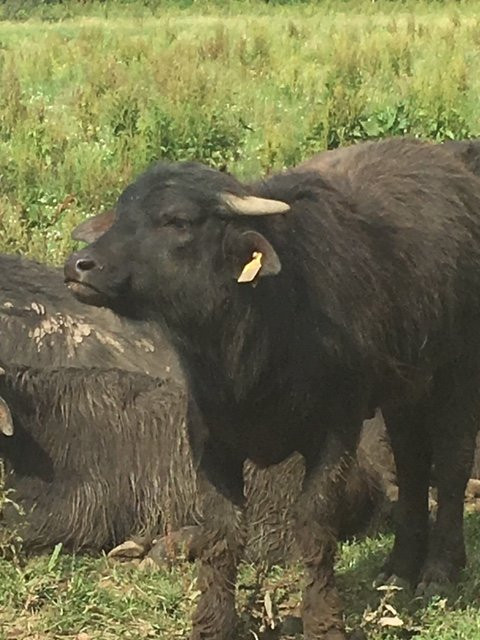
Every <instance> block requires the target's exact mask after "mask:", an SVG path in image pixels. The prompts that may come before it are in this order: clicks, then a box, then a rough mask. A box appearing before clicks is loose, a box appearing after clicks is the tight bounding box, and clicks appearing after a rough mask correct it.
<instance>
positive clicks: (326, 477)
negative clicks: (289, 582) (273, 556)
mask: <svg viewBox="0 0 480 640" xmlns="http://www.w3.org/2000/svg"><path fill="white" fill-rule="evenodd" d="M335 449H336V451H335ZM332 450H333V452H334V453H333V455H332ZM346 450H347V453H345V451H346ZM351 451H352V448H350V447H348V448H345V447H342V446H341V443H340V442H336V443H335V444H333V446H332V443H330V451H329V452H328V453H327V456H328V458H329V460H330V462H328V461H325V460H324V461H322V462H321V464H318V463H317V464H315V463H314V464H309V460H308V457H306V472H305V480H304V487H303V491H302V494H301V495H300V497H299V499H298V501H297V503H296V505H295V532H296V540H297V544H298V547H299V551H300V553H301V556H302V559H303V562H304V567H305V573H306V575H305V578H306V585H305V589H304V592H303V599H302V620H303V632H304V637H305V640H345V638H346V635H345V627H344V622H343V605H342V601H341V598H340V595H339V593H338V591H337V587H336V584H335V576H334V562H335V554H336V550H337V540H338V531H339V525H340V522H341V521H342V515H343V514H342V513H341V509H342V507H343V506H344V500H343V497H344V494H345V484H346V478H347V475H348V473H349V471H350V468H351V466H352V465H353V464H354V458H353V457H352V455H351Z"/></svg>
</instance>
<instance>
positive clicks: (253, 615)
mask: <svg viewBox="0 0 480 640" xmlns="http://www.w3.org/2000/svg"><path fill="white" fill-rule="evenodd" d="M467 538H468V546H469V552H470V560H469V566H468V569H467V571H466V572H465V574H464V577H463V579H462V582H461V583H460V585H459V587H458V588H457V589H456V590H455V594H454V595H452V597H451V598H450V599H440V598H436V599H434V600H433V601H431V602H430V603H429V604H425V603H423V602H421V601H418V600H415V599H414V598H413V595H412V593H408V592H405V593H401V592H400V593H399V592H397V593H390V594H385V593H383V592H378V591H376V590H375V589H374V588H373V587H372V586H371V584H372V581H373V579H374V577H375V575H376V573H377V572H378V569H379V567H380V565H381V562H382V561H383V559H384V557H385V555H386V553H387V551H388V549H389V547H390V543H391V540H390V537H389V536H381V537H379V538H378V539H370V540H366V541H363V542H361V543H355V544H353V543H351V544H349V545H344V546H343V549H342V553H341V556H340V559H339V563H338V582H339V586H340V589H341V592H342V595H343V596H344V599H345V605H346V610H347V623H348V625H349V627H351V628H355V627H358V626H362V627H363V628H364V629H365V631H366V632H368V637H369V638H370V640H405V639H406V638H407V639H409V638H415V639H418V640H427V639H434V640H474V639H475V638H478V637H480V611H479V607H478V603H479V585H480V517H479V516H478V515H470V516H468V517H467ZM300 589H301V572H300V570H299V568H292V569H289V570H282V569H280V568H274V569H273V570H271V571H270V572H269V573H268V574H267V575H266V576H265V577H264V578H263V581H262V582H261V583H260V584H258V570H257V569H256V568H255V567H253V566H244V567H242V571H241V577H240V580H239V595H238V601H239V609H240V613H241V619H242V628H243V629H244V632H243V634H242V637H241V638H240V639H239V640H247V638H255V636H254V635H253V634H252V631H253V632H255V633H257V635H259V637H260V638H262V637H264V638H274V637H275V636H274V635H270V636H268V635H264V636H262V635H261V634H260V633H259V629H260V627H261V625H262V622H263V623H265V621H266V620H269V619H271V618H269V617H268V616H267V615H266V609H265V597H266V594H267V592H268V594H269V596H270V599H271V602H272V611H273V620H274V623H275V625H278V623H279V622H281V621H284V620H285V618H286V616H288V615H298V609H297V608H298V604H299V594H300ZM196 598H197V591H196V585H195V571H194V567H193V566H191V565H188V564H182V563H180V564H179V565H178V566H176V567H175V568H174V569H163V570H157V571H140V570H139V569H138V568H136V567H132V566H129V565H120V564H114V563H113V562H112V561H109V560H107V559H106V558H104V557H103V558H93V557H88V556H83V557H80V556H79V557H72V556H70V555H68V554H63V553H62V552H61V549H56V550H54V552H53V553H52V554H51V555H50V556H41V557H38V558H35V559H31V560H30V561H28V562H26V563H25V562H23V563H22V562H19V561H17V562H12V561H7V560H0V639H1V640H7V639H8V640H13V639H15V640H17V639H18V640H27V639H28V640H33V639H36V640H43V639H46V638H48V639H54V638H55V639H57V638H77V636H78V637H79V639H80V640H87V639H88V638H92V639H93V638H95V639H98V640H100V639H101V640H114V639H118V638H122V640H123V639H125V640H137V639H138V640H140V639H142V638H157V639H160V640H170V639H172V640H173V639H175V638H178V639H180V638H184V637H185V633H186V632H187V630H188V628H189V618H190V614H191V611H192V609H193V607H194V604H195V600H196ZM386 605H389V606H392V607H393V608H394V610H395V611H396V612H397V617H398V618H399V619H400V620H401V622H402V625H401V626H400V627H388V626H383V623H382V622H381V618H382V616H390V617H393V614H392V613H391V612H389V611H388V610H387V609H386ZM2 633H3V635H2ZM79 634H86V635H85V636H81V635H80V636H79ZM298 637H299V638H300V637H301V636H300V635H299V636H298Z"/></svg>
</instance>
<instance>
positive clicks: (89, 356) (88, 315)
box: [0, 255, 392, 562]
mask: <svg viewBox="0 0 480 640" xmlns="http://www.w3.org/2000/svg"><path fill="white" fill-rule="evenodd" d="M0 338H1V339H0V361H3V362H6V363H9V365H12V364H13V363H17V364H19V363H20V364H22V365H29V366H28V367H26V368H25V370H24V369H19V370H18V371H17V373H15V371H16V370H15V368H14V367H12V366H9V365H6V367H5V368H6V369H7V371H8V372H9V374H8V378H7V379H8V381H9V382H8V384H9V385H10V387H9V389H10V390H9V392H8V400H9V402H8V404H7V403H6V402H4V403H3V404H2V405H1V406H0V430H3V429H2V425H3V426H4V433H6V434H10V433H11V431H12V427H13V421H12V419H11V416H10V413H11V411H10V406H11V407H12V411H13V414H14V418H15V423H16V425H17V429H18V432H17V433H16V434H15V436H14V437H13V438H11V439H10V441H8V442H7V439H6V438H1V437H0V454H1V455H2V456H4V457H5V461H6V463H7V466H8V470H9V474H8V478H7V480H8V482H7V487H8V488H9V489H13V490H14V492H15V495H16V499H17V501H18V502H19V503H20V504H21V506H22V507H24V510H25V511H27V512H31V515H30V516H29V518H27V521H26V522H27V524H24V525H22V537H23V540H24V546H25V547H26V548H27V549H30V550H35V549H40V548H44V547H50V546H53V545H55V544H57V543H58V542H62V543H63V544H64V546H65V547H69V548H72V549H76V550H78V549H82V548H88V549H90V550H99V549H104V548H106V549H108V548H110V547H111V546H112V545H114V544H117V543H119V542H121V541H122V539H123V537H125V536H128V535H131V534H133V533H139V532H141V531H144V530H148V531H153V532H157V531H159V533H160V534H161V533H162V531H164V530H165V529H166V528H168V529H169V530H172V531H175V530H176V529H178V528H182V527H185V526H190V525H193V524H195V522H196V521H197V520H198V516H197V515H196V514H197V511H198V510H199V498H198V491H197V488H196V484H195V481H194V477H193V471H192V464H193V463H192V461H191V457H190V451H189V449H188V447H187V445H186V441H185V438H186V435H185V427H184V421H185V415H184V414H185V409H184V407H183V403H184V390H183V389H184V382H183V377H182V375H181V372H180V370H179V368H178V363H177V360H176V358H175V355H174V353H173V352H172V350H171V348H170V347H169V345H168V342H167V341H166V339H165V338H164V336H163V333H162V332H161V331H160V330H159V329H158V328H156V326H155V325H153V324H152V323H146V322H143V323H142V322H132V321H129V320H124V319H121V318H118V317H116V316H115V315H114V314H113V313H112V312H111V311H109V310H107V309H97V308H94V307H87V306H85V305H83V304H81V303H79V302H77V301H76V300H75V299H73V298H72V296H71V295H70V294H69V293H68V291H67V290H66V288H65V286H64V285H63V276H62V275H61V273H59V271H58V270H57V269H54V268H52V267H48V266H46V265H42V264H39V263H36V262H33V261H30V260H26V259H23V258H19V257H16V256H9V255H3V256H2V255H0ZM52 366H55V367H58V370H56V371H52V370H51V367H52ZM32 367H33V368H32ZM65 367H69V368H65ZM80 367H81V369H80ZM109 367H112V368H116V369H118V371H106V370H105V369H106V368H109ZM120 369H122V370H123V371H120ZM128 370H129V371H132V372H135V371H136V372H137V373H136V374H133V375H130V374H129V373H128ZM142 371H148V372H150V373H152V374H153V375H154V376H157V377H159V378H161V379H160V380H155V379H153V378H148V377H147V376H145V375H141V374H140V372H142ZM7 379H6V380H7ZM3 384H7V383H6V382H5V383H3ZM2 388H3V387H2V384H0V395H1V393H2V392H1V389H2ZM138 389H143V391H142V393H140V395H138V393H137V392H138ZM137 395H138V397H137ZM129 403H130V404H129ZM127 405H128V407H129V409H128V411H123V409H122V408H123V407H124V406H127ZM147 406H148V407H149V408H148V411H147ZM2 416H3V421H2ZM139 433H140V434H142V438H141V439H138V440H137V436H138V434H139ZM80 434H81V435H80ZM99 442H105V443H107V442H108V446H107V445H105V446H104V447H99V446H98V443H99ZM27 443H29V444H28V446H27ZM389 466H390V468H391V466H392V463H391V457H390V450H389V448H388V444H387V443H386V440H385V431H384V427H383V424H382V423H381V421H377V422H375V423H374V424H370V425H369V426H368V427H367V429H366V430H365V434H364V437H363V438H362V442H361V445H360V448H359V468H358V469H357V471H356V473H353V474H352V475H351V476H350V480H349V482H350V485H349V486H350V491H349V500H350V503H348V502H347V503H342V505H340V506H341V508H342V509H343V512H344V513H345V514H346V520H345V523H344V531H343V533H344V534H345V536H346V535H353V534H354V533H359V532H360V531H361V530H364V529H365V528H366V527H367V526H368V525H369V524H370V525H372V526H374V522H375V520H376V517H375V516H376V515H378V514H380V513H381V512H382V510H383V506H384V505H385V506H388V503H389V500H388V497H387V494H388V493H389V492H391V489H392V482H391V478H390V476H391V471H390V468H389ZM245 472H246V477H247V482H246V492H247V494H248V504H249V509H250V511H249V518H248V521H249V527H250V531H251V534H250V535H249V545H248V555H249V557H251V558H253V559H256V560H258V559H260V558H264V559H265V560H268V561H270V562H280V561H283V560H284V559H285V555H286V551H287V550H288V549H290V547H291V544H292V531H291V527H290V526H288V518H289V512H288V504H290V503H291V502H292V501H293V500H294V498H295V495H296V493H298V490H299V484H300V482H301V478H302V474H303V461H302V460H301V459H300V458H299V457H298V456H297V457H293V458H292V459H290V460H287V461H286V462H284V463H282V464H280V465H279V466H278V467H277V468H272V469H267V470H260V469H257V468H256V467H255V466H254V465H252V464H251V463H247V465H246V470H245ZM278 487H281V492H280V494H279V493H278V492H277V491H276V490H275V489H276V488H278ZM158 488H159V489H158ZM282 496H284V497H285V496H286V497H287V499H286V500H285V499H282ZM385 501H386V502H385ZM119 505H122V508H121V509H120V508H119ZM32 509H33V511H32ZM51 514H54V516H53V517H52V515H51ZM85 516H87V517H85ZM12 518H13V519H14V521H15V522H16V519H17V518H16V512H15V511H13V510H10V511H9V512H8V513H5V514H4V520H5V521H6V522H8V523H10V524H14V522H12Z"/></svg>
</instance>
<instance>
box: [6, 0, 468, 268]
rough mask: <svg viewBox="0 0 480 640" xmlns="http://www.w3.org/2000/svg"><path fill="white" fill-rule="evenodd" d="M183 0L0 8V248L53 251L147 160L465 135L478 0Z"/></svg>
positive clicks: (253, 165)
mask: <svg viewBox="0 0 480 640" xmlns="http://www.w3.org/2000/svg"><path fill="white" fill-rule="evenodd" d="M184 5H185V9H183V10H180V9H178V8H175V6H174V3H173V2H164V3H156V4H155V6H153V4H152V3H150V4H149V3H148V2H147V3H146V4H144V5H143V4H141V3H136V4H134V3H122V2H117V3H112V2H106V3H95V2H93V3H87V4H86V5H85V7H83V9H82V10H83V11H84V13H85V14H86V15H84V16H83V17H82V16H78V17H76V18H74V19H69V18H68V16H69V15H71V14H72V13H78V12H79V11H80V10H81V9H80V8H79V7H80V4H79V3H68V2H67V3H66V4H64V5H58V4H55V3H54V4H49V3H47V4H45V3H41V5H40V7H39V8H38V10H37V11H36V13H35V12H34V15H37V18H32V19H31V20H28V21H25V22H19V21H15V22H12V21H10V22H9V21H3V22H1V21H0V87H1V91H0V213H1V221H0V249H1V250H8V251H21V252H23V253H28V254H30V255H33V256H36V257H38V258H41V259H45V260H49V261H54V262H59V261H61V259H62V257H63V256H64V255H65V253H66V252H68V251H69V250H70V249H71V247H72V244H71V242H70V239H69V231H70V229H71V227H72V225H74V224H75V223H76V222H78V221H79V220H81V219H82V218H83V217H84V216H86V215H88V214H92V213H94V212H98V211H101V210H102V209H103V208H105V207H108V206H110V205H111V204H112V203H113V202H114V201H115V199H116V197H117V195H118V194H119V192H120V190H121V189H122V188H123V187H124V186H125V185H126V183H128V181H129V180H131V179H132V177H133V176H135V175H136V174H137V173H138V172H139V171H141V170H142V169H144V168H145V167H146V166H147V165H148V164H150V163H151V162H153V161H155V160H157V159H158V158H165V159H168V160H186V159H197V160H200V161H203V162H206V163H208V164H211V165H213V166H216V167H222V166H227V167H228V169H229V170H231V171H234V172H236V173H238V175H239V176H241V177H245V176H251V175H254V174H257V173H260V172H265V171H267V170H270V169H278V168H281V167H283V166H288V165H292V164H295V163H297V162H299V161H300V160H302V159H303V158H305V157H306V156H308V155H310V154H312V153H314V152H316V151H319V150H322V149H325V148H327V147H328V148H331V147H336V146H338V145H339V144H344V143H348V142H351V141H355V140H360V139H368V138H374V137H377V136H384V135H390V134H403V133H409V134H412V135H415V136H423V137H427V138H430V139H436V140H441V139H444V138H454V137H455V138H462V137H470V136H471V137H473V136H476V135H480V102H479V100H478V95H479V92H480V73H479V71H480V2H479V1H478V0H470V2H468V3H465V4H462V3H457V2H445V3H442V2H430V3H427V2H423V3H422V2H420V3H412V2H409V1H407V2H405V3H398V2H387V1H384V2H377V3H372V2H370V1H369V2H367V1H366V0H365V1H364V0H360V1H359V2H355V3H354V2H351V1H346V2H341V1H340V0H339V1H338V2H336V3H333V2H325V3H323V2H319V3H313V2H311V3H307V2H304V3H302V2H297V3H288V4H285V5H281V4H280V3H278V2H277V3H274V4H273V5H272V4H266V3H263V2H239V1H237V2H234V1H230V2H226V3H225V4H224V5H221V4H219V3H218V2H202V1H200V2H198V3H193V4H192V3H191V2H190V3H189V2H185V3H184ZM12 6H13V5H12V4H11V3H10V2H7V3H4V4H3V5H2V4H0V8H1V7H3V11H4V13H5V12H6V11H7V9H8V8H10V10H11V8H12ZM335 7H336V8H337V11H334V10H333V9H334V8H335ZM42 11H44V12H45V11H51V12H52V11H53V12H55V11H56V12H57V14H58V16H57V17H63V19H62V20H57V21H43V22H41V21H40V20H39V18H38V16H41V14H42ZM60 12H63V13H60ZM7 13H8V12H7ZM109 14H112V15H113V16H114V17H110V18H106V17H105V15H109Z"/></svg>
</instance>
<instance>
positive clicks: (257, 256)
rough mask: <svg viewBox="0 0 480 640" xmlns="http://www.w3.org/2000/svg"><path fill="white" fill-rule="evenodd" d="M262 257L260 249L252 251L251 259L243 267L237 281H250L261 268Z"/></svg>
mask: <svg viewBox="0 0 480 640" xmlns="http://www.w3.org/2000/svg"><path fill="white" fill-rule="evenodd" d="M262 257H263V254H262V253H261V252H260V251H254V252H253V254H252V259H251V260H250V262H247V264H246V265H245V266H244V267H243V269H242V273H241V274H240V275H239V276H238V279H237V282H251V281H252V280H253V279H254V278H255V276H256V275H257V274H258V272H259V271H260V269H261V268H262Z"/></svg>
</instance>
